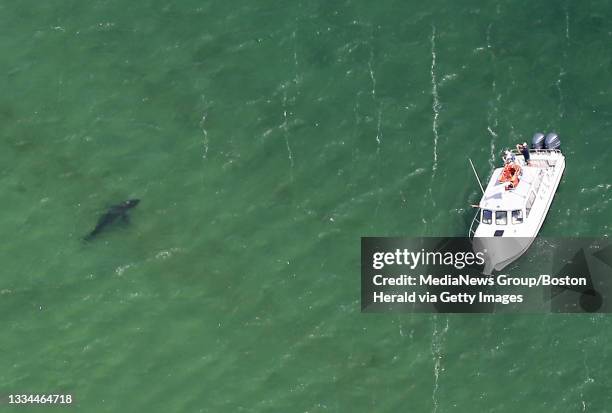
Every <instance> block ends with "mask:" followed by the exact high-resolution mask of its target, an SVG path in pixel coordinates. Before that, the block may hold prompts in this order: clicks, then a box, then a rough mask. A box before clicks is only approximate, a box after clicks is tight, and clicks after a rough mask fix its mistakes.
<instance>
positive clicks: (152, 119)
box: [0, 0, 612, 413]
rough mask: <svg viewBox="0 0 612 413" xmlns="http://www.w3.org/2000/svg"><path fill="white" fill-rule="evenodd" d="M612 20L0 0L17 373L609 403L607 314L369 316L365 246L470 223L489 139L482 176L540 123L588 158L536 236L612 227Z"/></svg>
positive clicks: (606, 9) (157, 389) (267, 396)
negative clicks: (101, 226)
mask: <svg viewBox="0 0 612 413" xmlns="http://www.w3.org/2000/svg"><path fill="white" fill-rule="evenodd" d="M610 22H612V6H611V5H610V3H609V2H608V1H603V0H600V1H588V2H572V1H569V0H568V1H541V2H529V1H504V2H500V1H493V2H484V1H462V2H449V1H430V2H417V1H401V2H400V1H381V2H366V1H354V0H348V1H323V0H319V1H312V2H286V1H262V2H253V1H241V0H237V1H234V2H219V1H193V0H189V1H181V2H167V1H156V0H148V1H141V2H120V1H117V0H105V1H92V2H79V1H69V0H66V1H58V0H51V1H47V2H35V1H32V0H26V1H19V2H8V1H2V2H0V33H1V34H2V35H1V36H0V51H1V56H2V65H0V67H1V70H2V74H1V77H0V79H1V82H2V94H1V95H0V193H1V200H2V214H0V233H1V234H3V235H4V236H3V242H2V244H1V247H0V262H1V263H2V265H1V267H0V268H1V276H0V326H1V327H2V334H1V335H0V394H8V393H58V392H61V393H69V394H72V395H73V397H74V399H75V405H74V406H73V407H72V410H73V411H84V412H117V411H124V412H141V411H147V412H311V413H312V412H451V411H452V412H475V411H487V412H515V411H518V410H522V411H528V412H566V411H567V412H576V411H578V412H582V411H584V412H602V411H609V410H610V409H611V408H610V406H611V405H612V391H611V390H612V379H611V375H610V372H609V368H608V367H607V366H610V365H611V364H612V351H610V350H609V346H608V343H609V342H610V339H611V338H612V321H611V319H610V318H609V317H608V316H606V315H593V316H587V315H571V316H569V315H528V316H525V315H520V316H519V315H515V316H512V315H506V316H494V315H493V316H491V315H489V316H484V315H480V316H476V315H473V316H458V315H454V316H451V315H416V314H414V315H411V314H402V315H398V314H378V315H375V314H361V313H360V303H359V297H360V295H359V294H360V292H359V286H360V268H359V264H360V261H359V254H360V249H359V248H360V237H361V236H422V235H431V236H461V235H464V234H466V233H467V230H468V226H469V223H470V221H471V218H472V215H473V211H472V210H471V208H470V207H469V204H470V203H473V202H475V201H477V200H478V191H479V190H478V186H477V184H476V182H475V181H474V179H473V176H472V172H471V170H470V167H469V164H468V163H467V158H468V157H470V158H472V159H473V160H474V162H475V164H476V167H477V169H478V171H479V173H480V174H481V175H482V176H483V177H486V176H487V174H488V172H489V171H490V170H491V169H492V167H493V166H495V165H497V164H498V163H499V159H500V158H499V155H500V153H501V151H502V150H503V149H505V148H506V147H513V146H514V144H516V143H517V142H523V141H529V139H530V137H531V135H532V134H533V133H534V132H536V131H543V132H548V131H556V132H558V133H559V135H560V137H561V140H562V145H563V150H564V152H565V154H566V156H567V169H566V172H565V175H564V178H563V181H562V183H561V185H560V188H559V191H558V193H557V195H556V198H555V200H554V202H553V204H552V207H551V211H550V213H549V215H548V218H547V221H546V223H545V225H544V227H543V229H542V231H541V234H542V235H546V236H609V235H610V230H611V229H610V216H612V214H611V213H612V206H611V205H610V199H611V198H612V196H611V191H610V187H611V184H612V182H611V179H610V177H611V172H612V167H611V166H610V165H611V164H612V151H610V143H611V138H610V133H611V132H610V131H611V129H612V88H611V85H612V55H611V54H610V44H611V41H612V23H610ZM128 198H139V199H141V203H140V205H139V206H138V207H137V208H136V209H134V210H133V211H132V212H131V222H130V223H129V225H117V226H116V227H115V228H113V229H112V230H109V231H107V232H105V233H104V234H102V235H100V237H99V238H97V239H96V240H94V241H93V242H90V243H84V242H83V241H82V238H83V236H84V235H86V234H87V233H88V232H89V231H90V230H91V229H92V228H93V226H94V225H95V223H96V221H97V219H98V217H99V215H100V214H101V213H103V212H104V210H105V209H106V208H107V207H108V206H109V205H112V204H114V203H118V202H120V201H122V200H124V199H128ZM39 409H41V408H40V407H37V408H32V411H41V410H39ZM42 409H43V410H45V409H44V408H42ZM0 410H2V411H4V410H7V411H12V410H17V409H16V408H11V407H9V406H7V405H1V406H0ZM19 411H28V409H27V408H22V409H19Z"/></svg>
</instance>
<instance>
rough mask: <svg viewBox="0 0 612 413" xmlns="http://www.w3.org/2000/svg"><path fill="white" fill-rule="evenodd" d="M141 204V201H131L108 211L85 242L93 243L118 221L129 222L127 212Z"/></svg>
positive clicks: (114, 206)
mask: <svg viewBox="0 0 612 413" xmlns="http://www.w3.org/2000/svg"><path fill="white" fill-rule="evenodd" d="M139 202H140V199H129V200H127V201H124V202H122V203H120V204H117V205H113V206H112V207H110V208H109V209H108V211H106V213H105V214H104V215H102V216H101V217H100V219H99V220H98V223H97V224H96V227H95V228H94V229H93V231H91V232H90V233H89V235H87V236H86V237H85V241H91V240H92V239H94V238H95V237H96V235H98V234H99V233H100V232H102V231H103V230H104V228H106V227H108V226H109V225H111V224H112V223H113V222H115V221H117V220H118V219H121V220H123V221H127V220H128V215H127V212H128V211H129V210H130V209H132V208H134V207H135V206H136V205H138V203H139Z"/></svg>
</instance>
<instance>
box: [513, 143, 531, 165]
mask: <svg viewBox="0 0 612 413" xmlns="http://www.w3.org/2000/svg"><path fill="white" fill-rule="evenodd" d="M516 149H517V150H518V151H519V152H520V153H521V154H522V155H523V158H525V164H526V165H529V147H528V146H527V142H523V144H522V145H521V144H520V143H519V144H517V145H516Z"/></svg>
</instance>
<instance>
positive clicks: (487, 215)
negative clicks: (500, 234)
mask: <svg viewBox="0 0 612 413" xmlns="http://www.w3.org/2000/svg"><path fill="white" fill-rule="evenodd" d="M492 220H493V213H492V212H491V210H489V209H483V210H482V223H483V224H490V223H491V222H492Z"/></svg>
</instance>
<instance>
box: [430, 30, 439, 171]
mask: <svg viewBox="0 0 612 413" xmlns="http://www.w3.org/2000/svg"><path fill="white" fill-rule="evenodd" d="M431 94H432V96H433V104H432V111H433V122H432V124H431V130H432V132H433V136H434V140H433V158H434V159H433V167H432V175H431V178H432V180H433V178H434V176H435V174H436V170H437V169H438V138H439V136H438V117H439V116H440V100H439V98H438V82H437V80H436V26H432V33H431Z"/></svg>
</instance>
